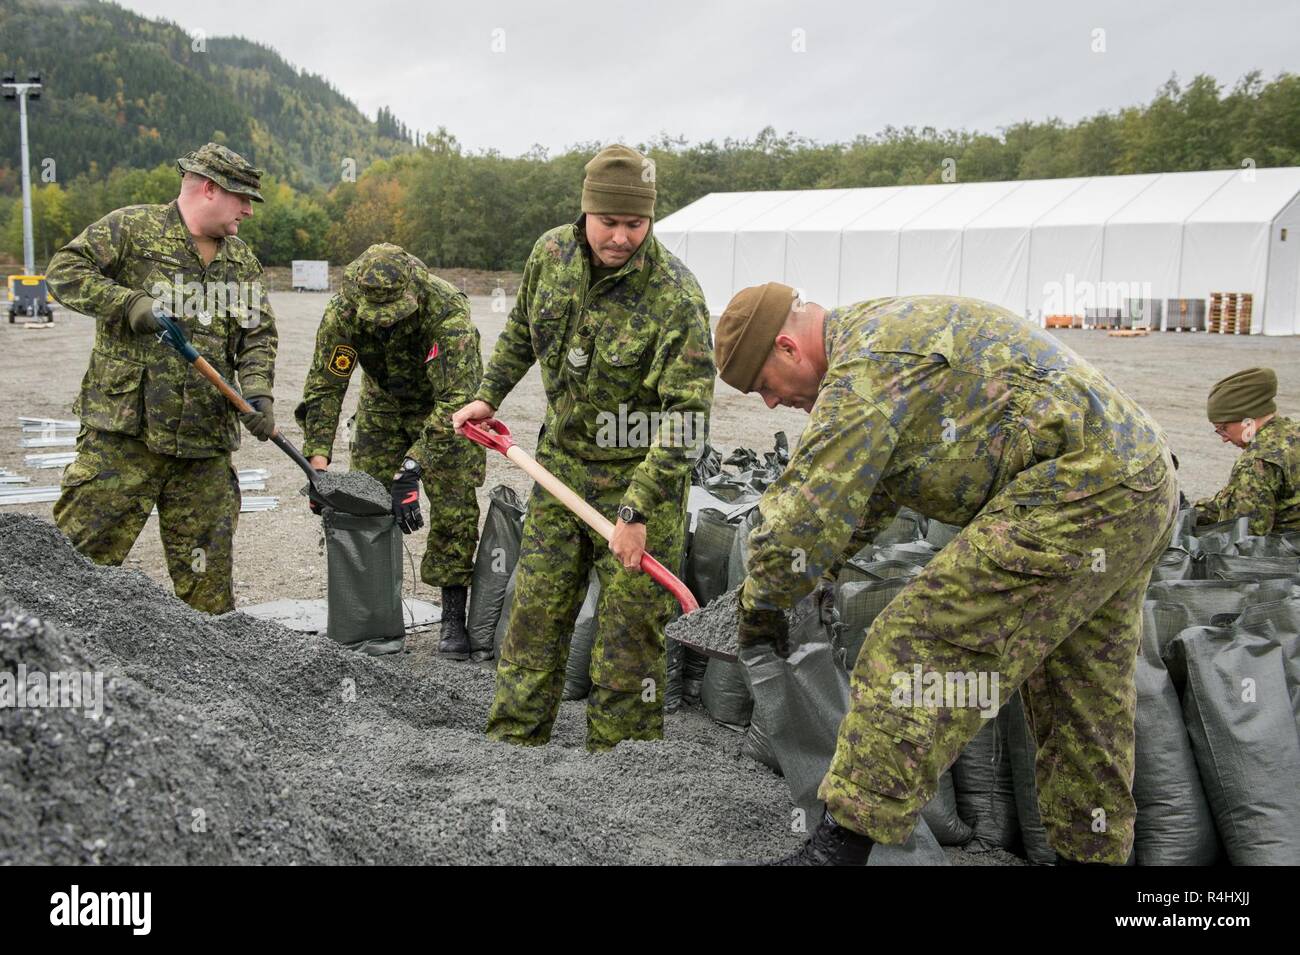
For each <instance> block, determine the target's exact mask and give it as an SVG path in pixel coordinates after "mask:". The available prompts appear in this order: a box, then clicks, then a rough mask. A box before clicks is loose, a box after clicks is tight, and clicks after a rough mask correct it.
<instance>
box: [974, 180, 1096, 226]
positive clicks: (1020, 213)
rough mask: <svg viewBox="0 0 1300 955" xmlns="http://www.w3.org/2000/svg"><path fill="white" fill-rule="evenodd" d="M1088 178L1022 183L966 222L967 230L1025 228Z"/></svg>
mask: <svg viewBox="0 0 1300 955" xmlns="http://www.w3.org/2000/svg"><path fill="white" fill-rule="evenodd" d="M1088 181H1089V180H1087V179H1033V180H1030V181H1028V182H1025V183H1022V184H1021V186H1020V188H1019V189H1017V190H1016V191H1015V192H1013V193H1010V194H1009V195H1008V196H1007V197H1006V198H1004V199H1003V200H1002V201H1001V202H997V203H994V204H993V205H992V206H991V207H989V208H988V209H987V210H985V211H984V212H982V213H981V214H980V215H978V216H976V217H975V218H974V219H972V220H971V221H970V222H969V223H967V226H966V227H967V228H968V229H1017V228H1021V229H1025V228H1028V227H1029V226H1031V225H1033V224H1034V223H1035V222H1037V221H1038V220H1039V219H1040V218H1041V217H1042V216H1044V215H1046V214H1047V213H1048V212H1050V211H1051V210H1052V209H1053V208H1055V207H1056V206H1057V205H1058V204H1059V203H1061V202H1063V201H1064V200H1065V199H1067V198H1068V197H1069V196H1070V195H1071V193H1073V192H1074V191H1075V190H1077V189H1079V188H1080V187H1082V186H1083V185H1084V184H1085V183H1087V182H1088Z"/></svg>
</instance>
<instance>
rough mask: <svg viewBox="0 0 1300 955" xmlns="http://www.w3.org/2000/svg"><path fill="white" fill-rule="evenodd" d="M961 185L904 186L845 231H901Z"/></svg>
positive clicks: (859, 217) (857, 219) (858, 218)
mask: <svg viewBox="0 0 1300 955" xmlns="http://www.w3.org/2000/svg"><path fill="white" fill-rule="evenodd" d="M960 188H961V186H955V185H952V186H950V185H940V186H904V187H903V188H902V189H900V190H898V192H896V193H894V195H892V196H890V197H889V198H888V199H886V200H885V201H884V202H882V203H881V204H880V205H878V206H876V207H875V208H873V209H869V210H868V211H867V212H864V213H863V214H862V215H860V216H858V217H857V218H856V219H854V220H853V221H852V222H851V223H849V224H848V225H846V226H845V227H844V231H845V232H897V231H898V230H899V229H901V228H902V227H903V226H905V225H907V223H909V222H911V221H912V220H913V219H915V218H916V217H917V216H919V215H920V214H921V213H922V212H924V211H925V210H926V209H929V208H930V207H931V206H933V205H934V204H935V203H937V202H942V201H943V200H944V199H946V198H948V196H950V195H951V194H952V193H954V192H956V191H957V190H958V189H960Z"/></svg>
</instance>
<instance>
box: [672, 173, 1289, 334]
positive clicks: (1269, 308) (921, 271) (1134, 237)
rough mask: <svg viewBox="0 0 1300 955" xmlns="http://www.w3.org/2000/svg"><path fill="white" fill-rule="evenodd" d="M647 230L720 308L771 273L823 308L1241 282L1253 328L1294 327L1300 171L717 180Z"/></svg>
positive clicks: (1067, 297)
mask: <svg viewBox="0 0 1300 955" xmlns="http://www.w3.org/2000/svg"><path fill="white" fill-rule="evenodd" d="M655 231H656V234H657V235H658V236H659V238H660V239H661V240H663V241H664V242H665V243H666V244H667V245H668V247H669V249H670V250H671V251H673V252H675V253H676V254H677V255H679V256H680V257H681V258H682V259H683V260H684V261H685V262H686V264H687V265H688V266H689V267H690V268H691V269H692V270H693V271H694V272H695V274H696V276H697V278H699V279H700V284H701V286H702V287H703V288H704V292H705V296H706V297H707V299H708V302H709V307H710V309H711V310H712V311H713V312H715V313H717V312H720V311H721V310H722V308H723V307H724V306H725V305H726V303H727V301H728V300H729V299H730V297H731V295H732V294H734V292H736V291H738V290H739V289H741V288H744V287H745V286H748V285H754V284H758V283H760V282H765V281H772V280H779V281H784V282H786V283H787V284H790V285H793V286H795V287H797V288H801V289H803V290H804V292H805V294H806V295H807V297H808V298H810V299H812V300H813V301H817V302H819V303H821V304H823V305H827V306H834V305H840V304H846V303H849V302H854V301H860V300H862V299H865V298H872V297H876V296H881V295H899V294H902V295H909V294H922V293H927V292H928V293H936V294H960V295H968V296H972V297H976V298H981V299H985V300H987V301H992V302H996V303H998V304H1000V305H1003V306H1005V307H1006V308H1009V309H1011V310H1013V311H1016V312H1018V313H1021V314H1024V315H1026V316H1028V317H1031V318H1035V319H1041V318H1042V317H1043V316H1045V315H1048V314H1075V315H1081V314H1083V313H1084V311H1085V309H1087V308H1091V307H1094V306H1103V307H1104V306H1107V305H1115V304H1118V302H1119V301H1122V300H1124V299H1136V298H1149V299H1156V300H1161V299H1171V298H1192V299H1204V298H1206V297H1207V296H1208V295H1209V293H1210V292H1212V291H1215V292H1249V293H1251V294H1252V295H1253V296H1254V309H1253V328H1252V331H1253V332H1254V333H1261V332H1262V333H1263V334H1268V335H1294V334H1300V168H1285V169H1243V170H1220V171H1212V172H1190V173H1163V174H1153V175H1138V176H1113V177H1096V178H1086V179H1053V180H1029V181H1022V182H1004V183H961V184H951V185H924V186H901V187H897V186H891V187H884V188H878V189H828V190H804V191H782V192H766V193H764V192H759V193H714V194H712V195H709V196H705V197H704V198H702V199H700V200H699V201H698V202H695V203H692V204H691V205H689V206H687V207H685V208H684V209H681V210H679V211H678V212H676V213H674V214H672V215H670V216H667V217H666V218H665V219H664V220H663V221H662V222H659V223H657V224H656V226H655Z"/></svg>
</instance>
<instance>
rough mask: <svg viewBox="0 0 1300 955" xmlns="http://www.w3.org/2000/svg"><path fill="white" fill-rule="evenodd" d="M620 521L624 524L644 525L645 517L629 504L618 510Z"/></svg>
mask: <svg viewBox="0 0 1300 955" xmlns="http://www.w3.org/2000/svg"><path fill="white" fill-rule="evenodd" d="M618 519H619V520H620V521H622V522H623V523H624V524H644V523H645V515H644V514H642V513H641V512H640V511H638V510H637V509H636V508H634V507H632V506H631V505H629V504H624V505H623V506H622V507H620V508H619V509H618Z"/></svg>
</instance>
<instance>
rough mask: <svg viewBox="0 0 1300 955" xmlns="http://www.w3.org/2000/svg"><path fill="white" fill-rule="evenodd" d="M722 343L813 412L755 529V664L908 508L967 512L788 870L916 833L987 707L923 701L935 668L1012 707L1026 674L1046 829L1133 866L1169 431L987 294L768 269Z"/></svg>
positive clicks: (949, 517) (881, 624)
mask: <svg viewBox="0 0 1300 955" xmlns="http://www.w3.org/2000/svg"><path fill="white" fill-rule="evenodd" d="M716 342H717V344H716V347H715V358H716V360H717V363H718V373H719V374H720V375H721V377H722V380H723V381H725V382H726V383H727V384H729V385H731V386H732V387H734V388H736V389H738V390H739V391H743V392H757V393H758V394H759V395H760V396H761V397H762V399H763V401H764V402H765V403H766V404H767V406H768V407H776V406H777V405H785V406H787V407H793V408H800V409H802V410H804V411H806V412H808V414H809V417H808V424H807V426H806V427H805V428H804V431H803V435H802V436H801V438H800V440H799V447H798V449H797V450H796V451H795V453H794V454H793V455H792V456H791V458H790V463H789V465H788V466H787V467H786V469H785V471H784V472H783V473H782V474H781V476H780V477H779V478H778V479H777V480H776V481H775V482H774V483H773V484H772V485H771V487H769V488H768V489H767V491H766V492H765V493H764V494H763V497H762V499H761V500H760V501H759V505H758V506H759V512H760V514H761V517H762V521H761V522H760V523H759V525H758V526H757V527H756V528H755V529H754V531H753V532H752V533H751V534H750V536H749V558H748V560H747V561H746V577H745V582H744V585H743V586H742V587H741V589H740V593H739V610H738V613H737V623H738V626H737V642H738V643H739V645H740V647H741V651H740V652H741V658H742V660H745V661H748V662H753V661H762V660H770V657H771V655H773V654H774V655H775V656H777V657H781V656H789V655H791V653H792V650H794V648H792V647H791V645H790V634H789V633H788V624H787V616H786V612H785V611H786V610H787V608H789V607H791V606H793V605H794V604H795V603H797V602H798V601H799V600H800V599H801V598H803V597H804V596H805V595H807V594H809V593H810V592H812V591H813V590H814V589H815V588H816V587H817V586H818V584H819V581H822V580H830V581H834V580H835V579H836V578H837V571H838V569H839V567H840V566H842V564H843V563H844V562H845V560H846V559H847V558H849V557H851V556H852V555H853V554H855V553H856V552H857V551H859V550H860V549H861V548H862V547H863V545H864V544H866V543H869V542H870V541H871V540H872V538H874V537H875V535H876V533H877V532H878V531H879V530H880V529H882V528H883V527H884V526H885V525H887V524H888V522H889V521H890V520H892V519H893V517H894V515H895V514H896V513H897V512H898V509H899V508H900V507H902V506H907V507H910V508H912V509H914V510H916V511H919V512H920V513H922V514H924V515H926V516H927V517H930V518H933V519H935V520H939V521H943V522H945V523H948V524H956V525H959V526H960V527H961V528H962V530H961V532H960V533H959V534H958V535H957V537H956V538H955V539H953V540H952V541H951V542H950V543H949V544H948V545H947V546H946V547H944V548H943V550H941V551H940V552H939V553H938V554H937V555H936V556H935V557H934V559H933V560H932V561H931V562H930V563H929V564H927V565H926V566H925V567H924V568H922V569H921V572H920V573H919V574H918V575H917V576H916V577H915V578H914V579H913V582H912V583H910V584H909V585H908V586H907V587H905V588H904V589H903V590H901V591H900V592H899V593H898V595H897V596H896V597H895V598H894V599H893V601H892V602H891V603H890V604H889V606H888V607H887V608H885V610H884V611H883V612H881V613H880V615H879V616H877V617H876V619H875V622H874V623H873V624H872V626H871V628H870V629H869V630H868V631H867V635H866V640H865V642H864V643H863V645H862V648H861V650H860V651H859V653H858V657H857V661H856V663H855V664H854V666H853V673H852V677H851V684H850V705H849V710H848V713H847V714H846V715H845V717H844V719H843V721H842V722H841V723H840V728H839V733H838V739H837V740H836V749H835V754H834V757H833V758H832V759H831V762H830V766H829V767H828V771H827V773H826V775H825V777H824V778H823V780H822V783H821V787H820V789H819V792H818V796H819V797H820V798H821V800H822V801H823V802H825V804H826V815H825V816H824V817H823V819H822V820H821V823H820V825H819V826H818V827H817V830H816V832H815V833H814V835H813V837H812V838H811V839H809V840H808V841H807V842H806V843H805V844H804V845H803V847H802V848H801V849H800V850H799V851H798V852H796V853H794V854H793V855H792V856H789V857H787V858H786V859H784V860H782V861H781V864H790V865H861V864H862V863H863V862H865V861H866V860H867V858H868V856H869V854H870V852H871V850H872V846H873V844H875V843H886V844H892V845H897V844H899V843H902V842H904V841H906V840H907V839H908V838H909V837H910V836H911V834H912V832H913V830H914V829H915V827H916V824H917V819H918V818H919V816H920V813H921V809H922V807H923V806H925V804H926V803H927V802H929V800H930V799H931V798H933V796H934V794H935V792H936V790H937V787H938V783H939V777H940V775H941V774H942V773H943V771H944V770H945V769H947V768H948V766H950V765H951V764H952V762H953V760H954V759H955V758H956V757H957V755H958V753H960V752H961V751H962V749H963V748H964V747H965V745H966V744H967V742H969V741H970V739H971V738H972V737H973V736H974V735H975V734H976V732H978V731H979V729H980V728H981V727H982V726H984V725H986V724H985V719H984V717H987V716H991V715H993V713H994V712H996V710H997V708H998V707H997V706H996V705H994V706H992V707H991V708H986V709H985V710H983V711H981V710H980V709H979V708H978V706H977V705H976V701H974V700H973V699H972V698H970V697H966V696H965V695H964V694H956V695H955V696H951V697H945V698H944V699H941V700H939V701H937V702H936V701H935V700H934V699H933V698H932V697H931V696H930V695H929V694H926V699H925V700H922V699H918V698H913V697H912V694H911V690H910V687H911V683H910V682H908V681H910V680H911V679H912V677H911V676H910V674H912V673H913V672H921V671H925V672H926V674H927V676H934V675H943V674H947V675H948V678H951V675H952V674H975V673H983V674H986V675H987V676H988V678H989V679H990V681H993V680H996V685H997V687H998V691H997V692H998V694H999V698H1000V699H1001V700H1003V701H1005V700H1007V699H1009V698H1010V696H1011V695H1012V694H1013V693H1015V692H1016V691H1017V690H1019V691H1020V692H1021V693H1022V695H1023V698H1024V699H1025V701H1026V704H1025V708H1026V710H1027V711H1028V714H1029V718H1030V721H1031V723H1032V730H1033V732H1034V735H1035V739H1036V741H1037V746H1038V762H1037V773H1038V775H1037V782H1038V803H1039V807H1040V809H1041V811H1042V819H1043V826H1044V828H1045V830H1046V833H1047V839H1048V842H1049V843H1050V844H1051V845H1052V847H1053V848H1054V849H1055V850H1056V852H1057V853H1058V854H1059V855H1061V856H1062V857H1064V858H1065V859H1068V860H1071V861H1075V862H1090V863H1097V862H1104V863H1109V864H1112V865H1123V864H1124V862H1125V861H1126V860H1127V859H1128V857H1129V852H1130V850H1131V848H1132V845H1133V829H1134V824H1135V819H1136V815H1137V810H1136V805H1135V802H1134V798H1133V791H1132V786H1133V767H1134V761H1135V758H1136V757H1135V753H1134V745H1135V743H1134V724H1133V713H1134V707H1135V705H1136V704H1135V697H1134V693H1135V691H1134V671H1135V666H1136V660H1137V657H1138V648H1139V645H1140V643H1141V635H1142V626H1141V623H1142V616H1141V614H1142V599H1143V595H1144V594H1145V592H1146V588H1147V584H1148V582H1149V581H1150V579H1151V573H1152V570H1153V569H1154V567H1155V565H1156V562H1157V561H1158V560H1159V559H1160V555H1161V554H1162V553H1163V551H1164V548H1165V543H1166V541H1168V539H1169V534H1170V532H1171V530H1172V528H1173V524H1174V520H1175V518H1176V515H1177V508H1178V493H1177V488H1176V486H1175V480H1174V469H1173V461H1172V457H1171V455H1170V452H1169V449H1168V447H1167V444H1166V441H1165V437H1164V434H1163V432H1162V431H1161V430H1160V428H1159V427H1158V426H1157V425H1156V423H1155V422H1154V421H1153V420H1152V419H1151V417H1150V416H1149V415H1147V414H1146V413H1145V412H1144V411H1143V410H1142V409H1141V408H1140V407H1138V405H1137V403H1136V402H1134V401H1133V399H1132V398H1130V397H1129V396H1128V395H1126V394H1124V393H1123V392H1122V391H1120V390H1119V389H1118V388H1116V387H1115V386H1114V385H1112V384H1111V383H1110V382H1109V381H1107V380H1106V378H1105V376H1104V375H1102V373H1101V372H1100V371H1098V370H1097V369H1096V368H1094V367H1093V366H1092V365H1090V364H1089V363H1088V362H1086V361H1084V360H1083V359H1081V358H1079V357H1078V356H1076V355H1075V354H1074V353H1073V352H1071V351H1070V350H1069V349H1067V348H1065V347H1063V346H1062V345H1061V344H1060V342H1059V341H1057V339H1056V338H1055V337H1054V336H1052V335H1050V334H1048V333H1047V332H1044V331H1041V330H1040V329H1038V328H1037V327H1035V326H1031V325H1030V324H1028V323H1026V322H1025V321H1024V320H1023V319H1022V318H1021V317H1019V316H1017V315H1014V314H1012V313H1011V312H1008V311H1007V310H1006V309H1004V308H1000V307H998V306H996V305H991V304H989V303H987V302H980V301H976V300H975V299H969V298H952V297H949V296H942V295H927V296H900V297H897V298H883V299H874V300H872V301H868V302H860V303H858V304H856V305H846V306H843V307H841V308H836V309H831V310H827V309H824V308H822V307H821V306H819V305H817V304H815V303H811V302H808V303H805V302H802V301H800V298H799V296H798V293H797V292H796V291H795V289H793V288H791V287H790V286H788V285H782V284H781V283H779V282H770V283H768V284H767V285H762V286H755V287H753V288H748V289H745V290H744V291H742V292H740V293H738V294H737V295H736V296H735V297H734V298H733V299H732V301H731V303H730V304H729V305H728V306H727V308H726V310H725V311H724V312H723V313H722V318H721V319H720V320H719V322H718V327H717V335H716ZM792 554H797V555H798V556H799V559H798V560H791V555H792ZM819 596H825V588H824V587H823V588H822V590H821V592H820V594H819ZM794 652H798V650H794ZM900 678H903V681H904V682H903V683H902V684H900V682H899V680H900ZM904 686H906V687H907V690H906V692H901V691H902V689H903V687H904ZM1099 814H1102V815H1099ZM1103 817H1104V820H1105V823H1106V824H1105V826H1102V827H1098V826H1097V825H1096V823H1097V821H1098V819H1099V818H1103Z"/></svg>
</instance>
